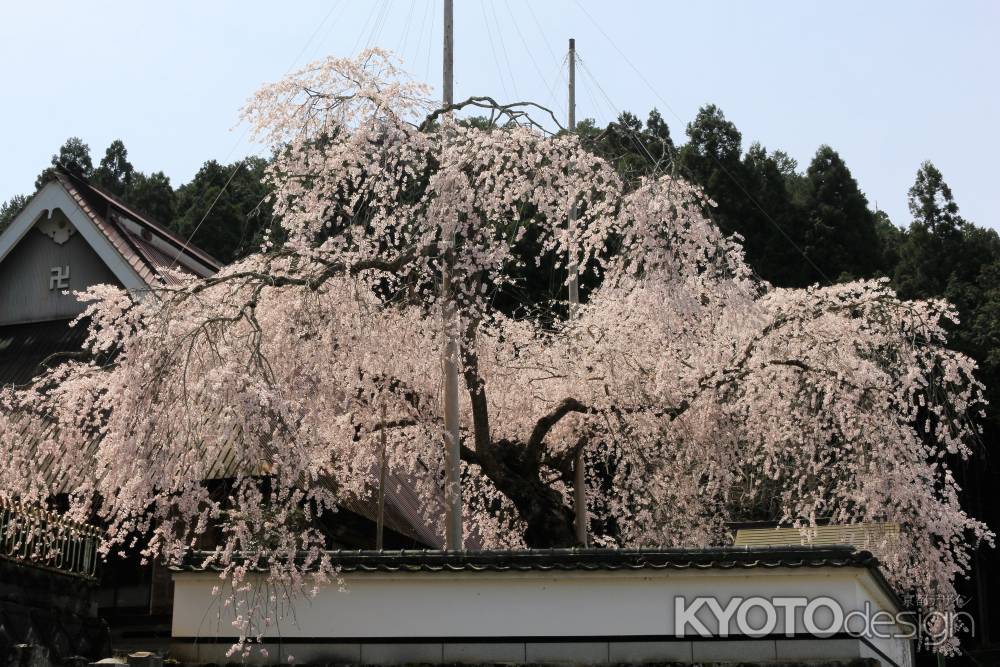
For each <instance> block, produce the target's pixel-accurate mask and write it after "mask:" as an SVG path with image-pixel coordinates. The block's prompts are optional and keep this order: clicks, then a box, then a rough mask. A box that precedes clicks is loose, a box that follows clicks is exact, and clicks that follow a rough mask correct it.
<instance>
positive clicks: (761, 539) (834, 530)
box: [733, 523, 900, 549]
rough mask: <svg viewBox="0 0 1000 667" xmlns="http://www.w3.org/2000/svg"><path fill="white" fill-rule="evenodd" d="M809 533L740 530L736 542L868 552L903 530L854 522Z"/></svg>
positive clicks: (822, 527)
mask: <svg viewBox="0 0 1000 667" xmlns="http://www.w3.org/2000/svg"><path fill="white" fill-rule="evenodd" d="M807 531H808V532H807V533H806V534H804V533H803V531H802V530H800V529H798V528H789V527H780V528H779V527H773V528H772V527H768V528H739V529H738V530H737V531H736V537H735V539H734V540H733V543H734V545H735V546H738V547H782V546H794V545H805V544H811V545H814V546H825V545H831V544H850V545H853V546H855V547H857V548H859V549H867V548H872V547H873V546H875V545H878V544H880V543H881V542H883V541H885V540H887V539H896V538H898V537H899V532H900V529H899V524H896V523H854V524H831V525H824V526H816V527H815V528H810V529H807Z"/></svg>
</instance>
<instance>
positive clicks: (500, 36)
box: [489, 2, 519, 97]
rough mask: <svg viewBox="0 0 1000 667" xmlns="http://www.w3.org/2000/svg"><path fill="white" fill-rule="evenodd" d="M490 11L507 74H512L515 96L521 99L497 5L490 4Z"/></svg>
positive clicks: (512, 86)
mask: <svg viewBox="0 0 1000 667" xmlns="http://www.w3.org/2000/svg"><path fill="white" fill-rule="evenodd" d="M489 4H490V11H492V12H493V21H494V22H495V24H496V29H497V40H498V41H499V42H500V50H501V51H502V52H503V59H504V61H505V62H506V63H507V72H508V74H510V83H511V88H512V89H513V90H514V96H515V97H519V95H518V92H517V78H516V77H515V76H514V68H513V67H511V66H510V55H509V54H508V53H507V44H506V42H504V39H503V30H501V29H500V18H499V17H498V16H497V7H496V3H493V2H491V3H489Z"/></svg>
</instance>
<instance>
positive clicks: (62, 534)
mask: <svg viewBox="0 0 1000 667" xmlns="http://www.w3.org/2000/svg"><path fill="white" fill-rule="evenodd" d="M100 540H101V533H100V531H99V530H98V529H97V528H95V527H93V526H89V525H87V524H82V523H76V522H75V521H68V520H66V519H64V518H62V517H60V516H59V515H57V514H53V513H52V512H47V511H45V510H43V509H40V508H37V507H26V506H23V505H20V504H18V503H15V502H11V501H8V500H5V499H3V498H0V558H6V559H9V560H13V561H17V562H19V563H24V564H25V565H30V566H32V567H37V568H41V569H45V570H53V571H56V572H61V573H62V574H68V575H70V576H74V577H80V578H83V579H91V580H93V579H96V578H97V561H98V555H97V547H98V544H99V543H100Z"/></svg>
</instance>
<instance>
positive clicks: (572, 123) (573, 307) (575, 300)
mask: <svg viewBox="0 0 1000 667" xmlns="http://www.w3.org/2000/svg"><path fill="white" fill-rule="evenodd" d="M567 115H568V116H569V118H568V119H567V122H568V125H569V131H570V132H575V131H576V40H575V39H573V38H572V37H571V38H570V40H569V105H568V112H567ZM575 198H576V196H575V195H574V199H575ZM575 241H576V202H575V201H574V202H573V203H572V206H571V207H570V210H569V246H570V251H569V263H568V270H569V279H568V284H569V316H570V317H571V318H573V317H576V315H577V311H578V310H579V307H580V267H579V266H578V265H577V259H576V252H575V250H574V249H573V244H574V243H575ZM573 512H574V514H575V520H574V526H575V528H576V541H577V543H579V544H580V545H581V546H584V547H585V546H587V524H588V521H587V475H586V467H585V462H584V457H583V447H580V448H579V449H578V450H577V452H576V459H575V460H574V462H573Z"/></svg>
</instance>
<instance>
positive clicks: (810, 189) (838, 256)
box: [802, 146, 883, 282]
mask: <svg viewBox="0 0 1000 667" xmlns="http://www.w3.org/2000/svg"><path fill="white" fill-rule="evenodd" d="M805 212H806V214H807V215H806V217H805V222H806V229H805V234H804V240H805V247H803V248H802V250H803V251H804V252H805V253H806V255H807V256H808V257H809V259H810V260H811V264H812V265H814V266H815V273H814V274H813V275H812V280H814V281H816V282H826V281H827V280H837V281H840V280H849V279H854V278H866V277H870V276H873V275H876V273H877V272H878V271H879V269H881V268H883V267H881V266H879V261H880V254H881V253H880V250H879V243H878V233H877V232H876V230H875V216H874V214H873V213H872V212H871V211H870V210H869V209H868V200H867V199H866V198H865V196H864V194H862V193H861V190H860V188H858V183H857V181H855V180H854V177H853V176H852V175H851V172H850V170H849V169H848V168H847V165H846V164H845V163H844V161H843V159H841V157H840V155H839V154H838V153H837V152H836V151H835V150H833V149H832V148H830V147H829V146H820V148H819V150H817V151H816V156H815V157H814V158H813V160H812V162H811V163H810V164H809V168H808V169H807V170H806V189H805Z"/></svg>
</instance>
